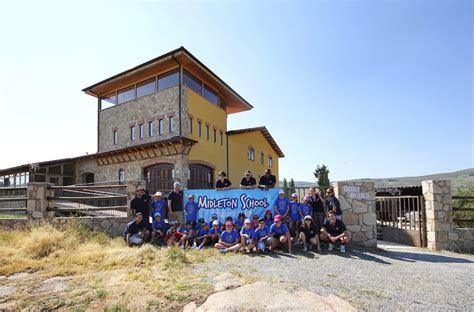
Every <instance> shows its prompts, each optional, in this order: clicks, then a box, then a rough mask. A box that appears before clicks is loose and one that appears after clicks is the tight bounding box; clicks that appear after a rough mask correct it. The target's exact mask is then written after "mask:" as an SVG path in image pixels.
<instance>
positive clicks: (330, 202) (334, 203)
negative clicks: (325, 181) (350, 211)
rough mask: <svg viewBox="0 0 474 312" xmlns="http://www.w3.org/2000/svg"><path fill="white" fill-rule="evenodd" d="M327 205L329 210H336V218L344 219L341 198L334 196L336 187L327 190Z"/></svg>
mask: <svg viewBox="0 0 474 312" xmlns="http://www.w3.org/2000/svg"><path fill="white" fill-rule="evenodd" d="M326 196H327V199H326V206H327V207H328V211H331V210H332V211H334V212H335V213H336V219H338V220H340V221H342V210H341V204H340V203H339V200H338V199H337V198H336V197H335V196H334V189H333V188H332V187H330V188H328V189H327V190H326Z"/></svg>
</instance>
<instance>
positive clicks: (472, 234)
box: [448, 228, 474, 253]
mask: <svg viewBox="0 0 474 312" xmlns="http://www.w3.org/2000/svg"><path fill="white" fill-rule="evenodd" d="M448 250H452V251H462V252H470V253H474V228H458V229H453V230H452V231H451V232H450V233H448Z"/></svg>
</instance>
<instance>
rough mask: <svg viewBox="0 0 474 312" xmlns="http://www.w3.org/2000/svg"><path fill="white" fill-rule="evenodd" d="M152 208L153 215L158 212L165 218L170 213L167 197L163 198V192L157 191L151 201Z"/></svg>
mask: <svg viewBox="0 0 474 312" xmlns="http://www.w3.org/2000/svg"><path fill="white" fill-rule="evenodd" d="M151 208H152V214H151V215H152V216H154V215H155V214H156V213H157V212H158V213H159V214H160V215H161V217H162V218H163V219H165V218H166V217H167V215H166V214H167V213H168V202H167V201H166V199H164V198H163V193H161V192H156V193H155V195H154V196H153V201H152V203H151ZM168 217H169V216H168Z"/></svg>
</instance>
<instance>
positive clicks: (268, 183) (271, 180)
mask: <svg viewBox="0 0 474 312" xmlns="http://www.w3.org/2000/svg"><path fill="white" fill-rule="evenodd" d="M275 184H276V177H275V176H274V175H273V174H272V170H271V169H270V168H268V169H267V170H265V174H264V175H263V176H261V177H260V181H259V182H258V187H259V188H261V189H262V190H268V189H270V188H274V187H275Z"/></svg>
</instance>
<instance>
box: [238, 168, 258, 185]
mask: <svg viewBox="0 0 474 312" xmlns="http://www.w3.org/2000/svg"><path fill="white" fill-rule="evenodd" d="M240 188H241V189H255V188H257V180H255V178H254V177H252V173H251V172H250V170H247V171H246V172H245V173H244V176H243V177H242V180H241V181H240Z"/></svg>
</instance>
